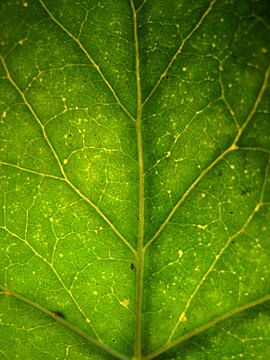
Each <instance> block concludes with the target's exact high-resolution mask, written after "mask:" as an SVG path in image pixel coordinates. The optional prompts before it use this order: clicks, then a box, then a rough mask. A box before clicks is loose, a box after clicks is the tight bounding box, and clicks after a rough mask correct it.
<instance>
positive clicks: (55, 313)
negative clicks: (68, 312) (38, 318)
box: [52, 311, 65, 319]
mask: <svg viewBox="0 0 270 360" xmlns="http://www.w3.org/2000/svg"><path fill="white" fill-rule="evenodd" d="M52 314H53V316H55V317H60V318H62V319H64V318H65V316H64V314H63V313H62V312H61V311H53V312H52Z"/></svg>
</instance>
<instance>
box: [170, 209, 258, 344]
mask: <svg viewBox="0 0 270 360" xmlns="http://www.w3.org/2000/svg"><path fill="white" fill-rule="evenodd" d="M260 206H261V204H258V205H257V206H256V207H255V208H254V209H253V211H252V213H251V214H250V215H249V217H248V218H247V220H246V222H245V224H244V225H243V227H242V228H241V229H240V230H238V231H237V232H236V233H235V234H233V235H232V236H230V237H229V238H228V240H227V241H226V243H225V244H224V245H223V247H222V248H221V250H220V251H219V253H218V254H217V255H216V256H215V258H214V261H213V262H212V264H211V265H210V266H209V268H208V270H207V271H206V272H205V274H204V275H203V277H202V278H201V280H200V282H199V283H198V285H197V286H196V288H195V289H194V290H193V292H192V294H191V295H190V297H189V299H188V301H187V303H186V306H185V309H184V310H183V312H182V313H181V315H180V316H179V319H178V321H177V323H176V325H175V327H174V328H173V330H172V332H171V334H170V337H169V339H168V341H167V344H168V343H170V342H171V341H172V338H173V336H174V334H175V332H176V330H177V329H178V327H179V325H180V323H181V322H182V319H183V318H186V313H187V311H188V309H189V307H190V304H191V302H192V300H193V299H194V297H195V296H196V294H197V293H198V291H199V290H200V288H201V286H202V285H203V283H204V282H205V280H206V279H207V277H208V276H209V274H210V273H211V272H212V271H213V269H214V267H215V266H216V264H217V262H218V261H219V259H220V258H221V256H222V255H223V253H224V252H225V251H226V249H227V248H228V247H229V245H230V244H231V242H232V240H234V239H235V238H237V237H238V236H239V235H240V234H242V233H243V232H244V231H245V229H246V227H247V226H248V224H249V223H250V222H251V220H252V219H253V217H254V215H255V213H256V212H257V211H258V210H259V208H260Z"/></svg>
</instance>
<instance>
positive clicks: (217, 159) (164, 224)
mask: <svg viewBox="0 0 270 360" xmlns="http://www.w3.org/2000/svg"><path fill="white" fill-rule="evenodd" d="M236 149H237V147H236V146H235V147H229V148H228V149H226V150H225V151H223V152H222V153H221V154H220V155H219V156H218V157H217V158H216V159H215V160H214V161H213V162H212V163H211V164H210V165H209V166H208V167H207V168H205V169H204V170H203V171H202V172H201V173H200V175H199V176H198V177H197V178H196V179H195V180H194V181H193V183H192V184H191V185H190V187H189V188H188V189H187V190H186V192H185V193H184V195H183V196H182V197H181V199H180V200H179V201H178V203H177V204H176V205H175V207H174V208H173V209H172V211H171V212H170V214H169V215H168V217H167V218H166V219H165V221H164V222H163V223H162V225H161V226H160V227H159V229H158V230H157V232H156V233H155V234H154V236H153V237H152V238H151V239H150V240H149V241H148V243H147V244H146V245H145V251H146V250H147V249H148V248H149V246H150V245H151V244H152V243H153V242H154V241H155V240H156V238H157V237H158V236H159V235H160V233H161V232H162V231H163V229H164V228H165V226H166V225H167V224H168V222H169V221H170V220H171V218H172V217H173V215H174V213H175V212H176V210H177V209H178V208H179V206H180V205H181V204H182V203H183V202H184V201H185V200H186V198H187V197H188V195H189V194H190V193H191V191H192V190H193V189H194V187H195V186H196V185H197V184H198V183H199V182H200V181H201V180H202V179H203V178H204V177H205V175H206V174H208V172H209V171H210V170H211V169H213V168H214V167H215V166H216V165H217V164H218V163H219V162H220V160H222V159H223V158H224V157H225V156H226V155H227V154H228V153H229V152H231V151H233V150H236Z"/></svg>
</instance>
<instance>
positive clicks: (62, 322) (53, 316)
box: [0, 285, 128, 360]
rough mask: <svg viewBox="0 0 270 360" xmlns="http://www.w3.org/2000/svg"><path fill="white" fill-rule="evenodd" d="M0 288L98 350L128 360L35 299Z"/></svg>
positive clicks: (7, 294) (120, 359)
mask: <svg viewBox="0 0 270 360" xmlns="http://www.w3.org/2000/svg"><path fill="white" fill-rule="evenodd" d="M0 289H2V291H3V292H2V294H3V295H6V296H12V297H14V298H16V299H17V300H20V301H22V302H23V303H25V304H27V305H30V306H32V307H33V308H35V309H37V310H39V311H41V312H42V313H44V314H45V315H47V316H49V317H50V318H51V319H53V320H54V321H56V322H58V323H59V324H60V325H62V326H64V327H65V328H66V329H68V330H70V331H72V332H73V333H75V334H76V335H78V336H80V337H81V338H83V339H84V340H86V341H87V342H88V343H90V344H92V345H94V346H96V347H97V348H99V349H100V350H102V351H104V352H106V353H108V354H110V355H111V356H113V357H114V358H116V359H119V360H128V357H127V356H125V355H123V354H121V353H119V352H117V351H115V350H113V349H111V348H110V347H109V346H107V345H105V344H103V343H101V342H99V341H97V340H96V339H95V338H93V337H92V336H90V335H88V334H87V333H85V332H84V331H82V330H81V329H79V328H78V327H76V326H75V325H73V324H71V323H70V322H69V321H67V320H65V319H63V318H62V317H61V316H59V315H57V313H55V312H52V311H50V310H48V309H46V308H45V307H44V306H41V305H40V304H38V303H36V302H35V301H33V300H31V299H29V298H27V297H25V296H23V295H21V294H19V293H17V292H15V291H13V290H11V289H8V288H6V287H4V286H2V285H0Z"/></svg>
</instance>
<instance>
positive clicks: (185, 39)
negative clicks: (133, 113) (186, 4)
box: [142, 0, 217, 106]
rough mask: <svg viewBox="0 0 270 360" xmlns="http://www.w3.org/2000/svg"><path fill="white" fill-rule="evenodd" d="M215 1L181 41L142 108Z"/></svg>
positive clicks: (212, 2)
mask: <svg viewBox="0 0 270 360" xmlns="http://www.w3.org/2000/svg"><path fill="white" fill-rule="evenodd" d="M216 1H217V0H212V1H211V3H210V5H209V6H208V8H207V10H206V11H205V12H204V13H203V15H202V17H201V18H200V20H199V21H198V22H197V24H196V26H194V28H193V29H192V30H191V31H190V33H189V34H188V35H187V36H186V37H185V38H184V39H183V40H182V42H181V44H180V46H179V48H178V49H177V51H176V53H175V54H174V56H173V57H172V59H171V61H170V62H169V64H168V66H167V67H166V69H165V70H164V71H163V72H162V74H161V75H160V77H159V79H158V81H157V82H156V84H155V86H154V87H153V89H152V90H151V91H150V93H149V95H148V96H147V97H146V98H145V100H144V101H143V104H142V106H144V105H145V104H146V103H147V102H148V101H149V100H150V98H151V97H152V95H153V94H154V92H155V91H156V90H157V88H158V86H159V85H160V83H161V81H162V80H163V79H164V78H165V77H166V75H167V73H168V71H169V70H170V68H171V67H172V65H173V63H174V62H175V60H176V59H177V57H178V55H179V54H180V53H181V52H182V50H183V47H184V46H185V44H186V42H187V41H188V40H189V39H190V38H191V36H192V35H193V34H194V33H195V32H196V31H197V30H198V29H199V28H200V26H201V25H202V23H203V22H204V20H205V18H206V17H207V16H208V14H209V13H210V12H211V10H212V8H213V6H214V4H215V2H216Z"/></svg>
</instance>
